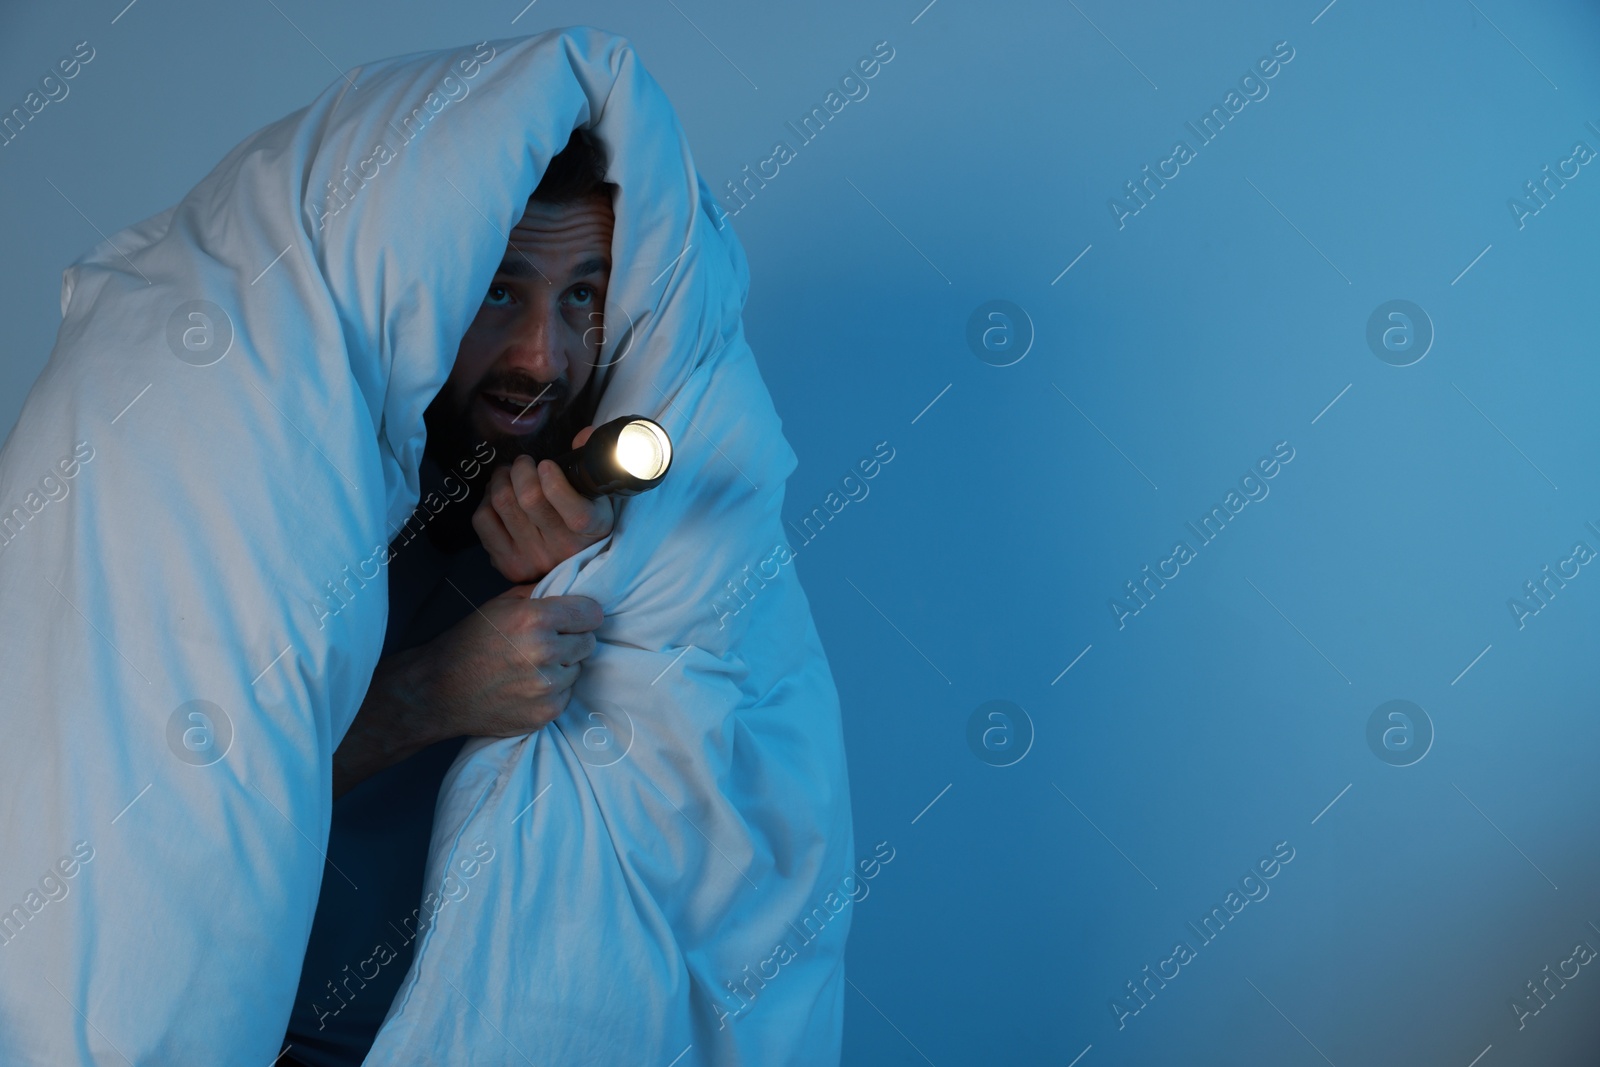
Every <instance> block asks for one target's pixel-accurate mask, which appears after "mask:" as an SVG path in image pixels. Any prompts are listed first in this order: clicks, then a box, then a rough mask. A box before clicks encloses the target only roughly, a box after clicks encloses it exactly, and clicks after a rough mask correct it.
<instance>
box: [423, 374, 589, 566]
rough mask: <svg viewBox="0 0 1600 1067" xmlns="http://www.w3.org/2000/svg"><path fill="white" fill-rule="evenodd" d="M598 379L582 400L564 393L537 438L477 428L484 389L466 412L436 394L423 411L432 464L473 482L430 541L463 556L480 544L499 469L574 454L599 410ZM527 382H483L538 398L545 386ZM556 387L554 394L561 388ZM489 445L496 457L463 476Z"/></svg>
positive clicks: (438, 519)
mask: <svg viewBox="0 0 1600 1067" xmlns="http://www.w3.org/2000/svg"><path fill="white" fill-rule="evenodd" d="M594 380H595V379H594V376H591V377H590V379H589V380H588V381H587V382H586V383H584V387H583V388H582V389H580V390H579V391H578V394H577V395H576V396H572V397H566V398H563V397H562V396H561V395H560V394H559V393H558V395H557V396H556V398H554V399H552V401H551V412H550V417H549V418H548V419H546V420H545V424H544V425H543V426H542V427H540V428H539V429H537V430H535V431H534V432H533V433H531V434H524V435H520V436H513V435H508V434H501V433H490V434H482V433H479V432H478V430H477V429H476V428H475V427H474V426H473V425H472V420H471V418H470V417H469V416H468V414H467V412H466V410H465V408H469V407H470V405H471V404H472V403H473V400H474V398H475V397H476V396H477V394H478V392H479V391H481V390H474V392H473V394H472V395H471V396H470V397H468V399H467V401H466V405H464V406H463V409H462V410H454V409H451V408H449V407H448V405H447V403H446V401H445V399H444V393H443V392H442V391H441V393H440V394H439V395H438V396H435V397H434V399H433V401H432V402H431V403H430V404H429V405H428V408H427V410H426V411H425V412H423V424H424V425H425V426H426V427H427V439H426V443H425V444H424V446H423V455H424V456H426V457H427V458H428V459H430V460H432V461H433V463H434V464H435V465H436V466H438V468H439V469H440V471H441V472H443V473H444V474H447V475H453V476H454V477H455V478H457V479H458V480H461V481H464V482H466V483H467V495H466V497H465V498H463V499H461V500H457V501H451V502H450V503H448V504H447V505H446V506H445V508H444V510H443V511H441V512H440V513H439V514H438V515H436V516H434V519H433V521H432V522H431V523H429V524H428V528H427V535H428V539H429V540H430V541H431V542H432V543H433V545H434V547H436V548H438V549H439V550H440V551H442V552H446V553H450V552H458V551H460V550H462V549H464V548H470V547H472V546H473V545H476V544H478V534H477V531H476V530H474V529H473V528H472V515H473V513H474V512H476V511H477V510H478V505H479V503H481V502H482V500H483V494H484V490H485V489H486V488H487V487H488V484H489V478H490V476H491V475H492V474H493V473H494V471H495V470H496V469H497V468H500V467H506V466H510V465H511V462H512V460H514V459H516V458H517V457H518V456H524V455H525V456H531V457H533V460H534V462H535V463H537V462H538V461H539V460H542V459H557V458H559V457H560V456H563V455H565V454H566V453H567V452H570V451H571V450H572V439H573V437H574V436H576V435H577V433H578V431H579V430H581V429H583V428H584V427H585V426H587V425H589V422H590V420H591V419H592V418H593V417H594V409H595V407H596V402H595V397H594V390H593V386H594ZM526 383H527V379H522V380H520V381H518V380H509V379H508V380H500V379H497V380H496V381H494V382H489V383H483V385H484V387H485V388H489V389H491V390H492V389H498V388H506V389H513V390H521V391H524V392H528V393H530V395H532V394H537V393H538V391H539V389H540V388H541V387H540V386H539V385H538V384H537V383H535V385H534V387H533V388H532V389H529V388H528V386H527V384H526ZM560 388H561V386H560V385H551V386H550V389H551V391H555V390H558V389H560ZM484 442H487V443H488V444H489V445H490V446H491V447H493V449H494V458H493V459H492V460H490V461H489V462H488V463H483V464H480V465H479V469H478V473H477V475H476V476H475V477H473V478H467V477H465V476H464V475H463V474H462V470H463V469H470V468H471V466H472V462H471V461H472V460H473V459H475V456H476V454H477V452H478V449H479V446H480V445H481V444H483V443H484Z"/></svg>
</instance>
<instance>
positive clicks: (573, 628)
mask: <svg viewBox="0 0 1600 1067" xmlns="http://www.w3.org/2000/svg"><path fill="white" fill-rule="evenodd" d="M529 603H530V604H531V605H533V608H534V610H535V611H536V612H538V613H539V614H540V615H541V616H542V617H543V618H542V621H543V623H544V624H545V626H546V627H547V628H549V629H552V630H554V631H556V632H557V633H563V634H581V633H587V632H588V631H590V630H598V629H599V628H600V624H601V623H603V622H605V621H606V617H605V613H604V612H602V611H601V610H600V605H599V604H597V603H595V602H594V601H593V600H591V599H590V598H588V597H586V596H545V597H539V598H537V599H535V600H531V601H529Z"/></svg>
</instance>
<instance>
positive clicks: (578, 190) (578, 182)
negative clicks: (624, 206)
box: [528, 126, 617, 204]
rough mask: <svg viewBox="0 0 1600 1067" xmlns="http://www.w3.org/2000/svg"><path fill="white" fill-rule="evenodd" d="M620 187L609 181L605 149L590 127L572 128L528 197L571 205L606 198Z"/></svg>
mask: <svg viewBox="0 0 1600 1067" xmlns="http://www.w3.org/2000/svg"><path fill="white" fill-rule="evenodd" d="M616 191H617V186H616V184H615V183H614V182H608V181H606V149H605V146H604V145H603V144H601V143H600V138H598V137H596V136H595V135H594V133H593V132H592V131H590V129H589V128H588V127H587V126H579V127H578V128H577V129H575V130H573V131H572V136H571V137H570V138H569V139H568V140H567V147H565V148H563V149H562V150H561V151H559V152H557V153H556V154H555V156H554V157H553V158H552V159H551V160H550V166H549V168H547V169H546V170H545V172H544V176H543V177H542V178H540V179H539V187H538V188H537V189H535V190H534V191H533V195H532V196H530V197H529V198H528V199H529V200H530V201H534V200H537V201H538V202H539V203H541V204H571V203H575V202H577V201H579V200H586V199H588V198H589V197H591V196H604V197H606V198H607V199H610V198H611V197H613V196H615V195H616Z"/></svg>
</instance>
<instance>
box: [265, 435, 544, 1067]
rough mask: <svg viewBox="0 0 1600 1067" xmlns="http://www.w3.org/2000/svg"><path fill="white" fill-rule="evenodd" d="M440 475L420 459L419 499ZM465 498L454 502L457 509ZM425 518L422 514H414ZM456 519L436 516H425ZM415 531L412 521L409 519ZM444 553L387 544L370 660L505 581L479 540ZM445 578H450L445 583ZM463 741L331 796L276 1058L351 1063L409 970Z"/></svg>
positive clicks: (425, 633) (415, 543)
mask: <svg viewBox="0 0 1600 1067" xmlns="http://www.w3.org/2000/svg"><path fill="white" fill-rule="evenodd" d="M441 480H442V475H441V473H440V471H439V469H438V468H437V467H436V466H435V465H434V464H433V463H432V462H431V461H429V460H424V462H423V464H422V473H421V481H422V496H423V498H426V497H427V495H428V493H429V491H430V490H431V489H434V488H436V487H437V486H438V485H439V484H440V482H441ZM469 504H470V501H452V502H450V503H448V504H446V505H445V508H446V511H449V509H465V508H467V507H468V506H469ZM421 514H422V515H427V512H426V510H423V511H422V512H421ZM452 518H453V519H455V520H457V524H458V525H459V520H460V519H461V518H463V516H461V515H454V516H452V515H447V514H445V513H444V512H441V515H440V516H439V517H438V518H430V519H429V521H430V522H445V521H449V520H450V519H452ZM410 525H411V528H412V529H413V530H414V529H415V528H416V526H417V520H416V519H413V521H412V523H411V524H410ZM473 541H474V543H473V544H472V545H471V546H470V547H467V548H463V549H460V550H457V551H453V552H445V551H441V550H440V549H439V548H437V547H435V546H434V544H433V543H432V541H431V540H430V538H429V537H428V536H427V535H426V533H423V534H420V535H415V536H410V537H409V539H408V535H407V534H406V533H402V534H401V535H399V536H398V537H396V539H395V541H394V543H393V544H392V545H391V546H390V549H391V552H392V553H393V559H392V560H391V561H390V563H389V565H388V571H389V574H388V582H389V621H388V627H387V629H386V631H385V634H384V641H383V651H382V653H381V655H380V660H381V659H382V658H383V657H388V656H391V655H393V654H394V653H396V652H399V651H402V650H405V649H408V648H413V647H415V646H417V645H421V644H425V643H427V642H428V641H431V640H433V638H435V637H437V636H438V635H439V634H441V633H443V632H444V631H445V630H448V629H449V628H450V627H452V626H454V625H455V624H456V623H457V622H459V621H460V620H461V619H463V618H465V617H466V616H467V615H469V614H471V613H472V612H473V611H474V610H475V605H478V604H481V603H483V602H484V601H485V600H488V599H490V598H491V597H494V596H498V595H499V594H500V593H503V592H505V591H506V590H507V589H509V588H510V587H511V584H512V583H510V582H508V581H506V580H505V579H504V578H503V577H502V576H501V575H500V574H499V572H497V571H496V570H495V569H494V567H493V566H492V565H491V564H490V562H489V556H488V553H487V552H485V551H484V549H483V547H482V545H479V544H477V543H476V539H475V538H474V539H473ZM452 583H454V585H453V586H452ZM465 743H466V738H464V737H457V738H453V739H451V740H448V741H441V742H439V743H438V744H435V745H432V746H430V747H429V748H426V749H424V750H423V751H421V752H419V753H417V754H416V755H415V756H413V757H411V758H410V759H408V760H405V761H403V762H401V763H397V764H395V765H394V766H392V767H389V768H387V769H385V770H383V771H380V772H379V773H377V774H375V775H373V776H372V777H370V778H368V779H366V780H365V781H363V782H361V783H359V784H358V785H356V786H355V787H354V788H352V789H351V790H350V791H349V792H347V793H345V794H344V796H342V797H339V798H338V799H337V800H335V801H334V802H333V823H332V827H331V829H330V831H329V834H328V863H327V864H326V865H325V866H324V868H323V874H322V893H321V896H320V897H319V898H318V900H317V913H316V918H315V920H314V921H313V923H312V927H311V939H310V943H309V944H308V945H307V947H306V956H305V963H304V966H303V969H302V971H301V974H300V988H299V990H298V992H296V994H295V1001H294V1009H293V1012H292V1014H291V1016H290V1020H289V1029H288V1033H287V1034H286V1035H285V1038H284V1040H285V1043H286V1044H288V1045H290V1046H291V1048H290V1050H289V1053H288V1055H286V1056H285V1057H284V1058H283V1060H282V1063H283V1064H286V1065H287V1064H290V1063H293V1062H295V1061H296V1060H298V1062H300V1063H302V1064H305V1065H306V1067H357V1065H359V1064H360V1063H361V1061H362V1059H363V1058H365V1056H366V1055H367V1052H368V1051H369V1050H370V1049H371V1047H372V1042H373V1039H374V1038H375V1037H376V1036H377V1032H378V1028H379V1026H380V1025H381V1024H382V1022H383V1018H384V1016H385V1014H387V1013H388V1010H389V1004H390V1002H391V1001H392V1000H393V999H394V995H395V993H396V992H397V991H398V990H399V988H400V983H401V981H402V980H403V979H404V978H405V975H406V971H407V970H408V969H409V968H410V966H411V956H412V947H413V941H414V939H415V937H416V934H417V929H418V909H419V908H420V907H421V904H422V897H423V890H422V880H423V874H424V867H425V865H426V863H427V858H428V842H429V838H430V835H431V834H432V831H433V809H434V802H435V800H436V799H437V797H438V794H439V784H440V782H441V781H442V780H443V778H444V775H445V772H446V771H448V770H449V768H450V765H451V763H452V762H453V761H454V760H455V757H456V754H457V753H458V752H459V751H460V749H461V746H462V745H463V744H465Z"/></svg>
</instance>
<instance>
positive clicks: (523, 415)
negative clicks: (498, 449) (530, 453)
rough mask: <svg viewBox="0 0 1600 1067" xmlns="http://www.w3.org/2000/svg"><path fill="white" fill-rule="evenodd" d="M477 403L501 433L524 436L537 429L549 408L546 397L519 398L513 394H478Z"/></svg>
mask: <svg viewBox="0 0 1600 1067" xmlns="http://www.w3.org/2000/svg"><path fill="white" fill-rule="evenodd" d="M478 399H479V401H480V402H481V403H482V404H483V408H484V411H485V412H486V413H487V414H488V416H489V419H490V421H491V422H493V423H494V424H495V425H496V426H498V427H499V428H500V429H501V430H502V431H504V432H506V433H511V434H526V433H531V432H532V431H534V430H536V429H538V428H539V426H540V424H541V423H542V422H543V421H544V416H545V412H546V411H548V410H549V408H550V400H549V399H548V398H547V397H534V396H519V395H517V394H515V393H489V392H484V393H479V394H478Z"/></svg>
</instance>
